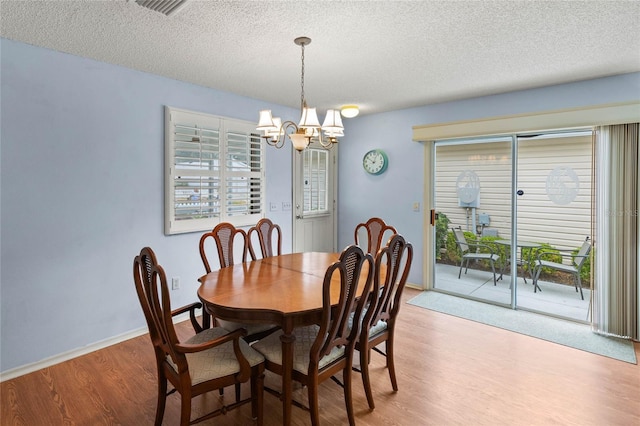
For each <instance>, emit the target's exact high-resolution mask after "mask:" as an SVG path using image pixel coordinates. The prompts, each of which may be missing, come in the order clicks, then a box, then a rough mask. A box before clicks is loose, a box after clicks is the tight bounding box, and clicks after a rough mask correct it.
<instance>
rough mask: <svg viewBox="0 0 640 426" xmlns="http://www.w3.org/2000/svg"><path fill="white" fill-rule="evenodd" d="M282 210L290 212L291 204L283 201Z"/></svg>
mask: <svg viewBox="0 0 640 426" xmlns="http://www.w3.org/2000/svg"><path fill="white" fill-rule="evenodd" d="M282 210H284V211H289V210H291V202H289V201H283V202H282Z"/></svg>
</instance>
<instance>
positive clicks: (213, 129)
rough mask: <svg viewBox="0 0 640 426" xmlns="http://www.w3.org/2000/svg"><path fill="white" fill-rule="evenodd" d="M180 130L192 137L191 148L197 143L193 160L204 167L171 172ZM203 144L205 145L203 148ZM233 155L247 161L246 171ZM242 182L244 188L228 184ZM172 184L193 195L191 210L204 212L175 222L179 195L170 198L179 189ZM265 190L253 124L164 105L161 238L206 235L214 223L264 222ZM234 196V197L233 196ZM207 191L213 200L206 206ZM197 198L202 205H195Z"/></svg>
mask: <svg viewBox="0 0 640 426" xmlns="http://www.w3.org/2000/svg"><path fill="white" fill-rule="evenodd" d="M185 125H186V126H185ZM176 126H178V127H176ZM183 126H184V127H183ZM181 127H182V128H185V127H188V128H189V131H191V132H194V133H193V134H194V135H195V136H194V138H193V140H194V142H195V143H196V145H194V147H198V145H197V144H200V145H199V155H200V157H199V158H196V163H197V162H198V161H200V164H203V163H206V162H207V159H209V162H210V166H208V167H198V166H197V164H196V165H195V166H194V168H193V169H188V168H179V167H178V168H177V167H176V142H178V143H180V140H181V139H182V140H184V137H182V138H181V136H180V128H181ZM189 134H191V133H189ZM201 135H202V137H201ZM207 135H208V136H207ZM216 135H217V136H216ZM183 136H184V134H183ZM245 138H246V143H245ZM203 140H208V141H209V142H210V143H207V144H204V143H202V141H203ZM234 152H237V153H238V155H239V156H240V157H242V156H245V158H246V157H248V158H249V160H248V161H249V162H250V166H249V167H250V169H251V170H245V169H246V166H243V165H246V162H242V163H238V162H237V161H234V160H233V158H236V155H235V154H234ZM207 155H208V157H207ZM213 155H216V157H215V158H216V160H213V159H212V158H213V157H212V156H213ZM221 159H224V161H220V160H221ZM203 160H204V161H203ZM214 164H215V166H214ZM238 165H239V167H238ZM243 180H247V182H249V181H250V183H247V184H245V185H243V184H242V183H241V184H240V185H239V186H236V185H234V184H237V183H238V182H241V181H243ZM177 182H183V183H184V182H188V187H187V188H188V190H190V191H191V190H193V192H194V196H195V197H196V198H195V199H194V203H193V204H194V206H197V205H199V207H200V208H202V206H203V205H205V207H206V208H205V211H204V212H203V211H200V212H197V213H196V212H194V213H193V214H192V217H189V213H184V212H183V214H182V218H180V216H181V214H180V213H179V212H178V211H177V209H178V208H179V206H180V205H181V204H182V205H184V204H185V202H184V200H182V201H181V200H178V201H177V202H176V198H177V197H178V196H180V194H179V195H178V196H176V193H178V192H181V190H180V188H181V187H182V185H176V183H177ZM265 185H266V179H265V152H264V144H262V143H261V142H260V135H259V133H258V132H257V131H256V130H255V123H253V122H249V121H243V120H236V119H232V118H226V117H220V116H215V115H211V114H205V113H200V112H194V111H188V110H184V109H178V108H173V107H169V106H165V185H164V187H165V197H164V199H165V205H164V208H165V215H164V217H165V234H166V235H174V234H182V233H188V232H201V231H208V230H211V229H213V228H214V227H215V226H216V225H217V224H218V223H220V222H230V223H232V224H233V225H235V226H238V227H240V226H250V225H253V224H255V223H256V222H257V221H258V220H260V219H261V218H263V217H264V212H265V194H266V187H265ZM214 189H215V191H214ZM236 191H237V192H238V196H239V197H238V198H235V197H234V193H235V192H236ZM212 192H215V193H216V198H215V201H210V202H208V203H207V202H206V201H207V200H205V199H204V194H207V193H209V194H210V193H212ZM198 194H200V196H198ZM210 197H212V195H210ZM234 198H235V199H234ZM201 199H202V202H199V201H200V200H201ZM211 199H212V198H209V200H211ZM239 206H242V207H240V208H239Z"/></svg>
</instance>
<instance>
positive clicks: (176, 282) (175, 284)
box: [171, 277, 180, 290]
mask: <svg viewBox="0 0 640 426" xmlns="http://www.w3.org/2000/svg"><path fill="white" fill-rule="evenodd" d="M171 290H180V277H173V278H171Z"/></svg>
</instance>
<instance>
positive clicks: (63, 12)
mask: <svg viewBox="0 0 640 426" xmlns="http://www.w3.org/2000/svg"><path fill="white" fill-rule="evenodd" d="M0 35H1V36H2V37H4V38H8V39H12V40H18V41H21V42H25V43H29V44H33V45H37V46H43V47H47V48H50V49H54V50H58V51H61V52H67V53H70V54H73V55H78V56H83V57H87V58H93V59H96V60H99V61H103V62H108V63H112V64H118V65H122V66H125V67H128V68H132V69H136V70H140V71H144V72H148V73H153V74H158V75H162V76H166V77H170V78H173V79H176V80H181V81H186V82H191V83H195V84H198V85H202V86H207V87H212V88H215V89H220V90H224V91H229V92H233V93H237V94H240V95H245V96H249V97H252V98H256V99H263V100H265V101H270V102H274V103H277V104H282V105H288V106H291V107H299V106H300V48H299V47H298V46H296V45H295V44H294V43H293V39H294V38H296V37H298V36H308V37H310V38H311V39H312V43H311V44H310V45H309V46H307V47H306V49H305V95H306V99H307V101H308V103H309V104H310V106H317V107H318V108H319V109H320V110H324V109H327V108H335V107H339V106H340V105H343V104H350V103H355V104H358V105H360V106H361V112H362V113H363V114H367V113H374V112H382V111H389V110H395V109H402V108H408V107H414V106H419V105H426V104H432V103H437V102H444V101H450V100H456V99H463V98H469V97H475V96H482V95H489V94H496V93H503V92H508V91H513V90H521V89H528V88H534V87H540V86H546V85H551V84H557V83H566V82H571V81H578V80H584V79H590V78H596V77H603V76H609V75H615V74H623V73H629V72H636V71H640V1H213V0H212V1H204V0H190V1H188V2H187V4H186V5H185V6H184V8H182V9H181V10H180V11H179V12H177V13H176V14H174V15H172V16H165V15H163V14H161V13H159V12H154V11H151V10H149V9H146V8H144V7H142V6H140V5H138V4H137V3H135V2H134V1H133V0H100V1H92V0H85V1H66V0H48V1H35V0H27V1H15V0H1V1H0Z"/></svg>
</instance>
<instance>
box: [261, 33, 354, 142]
mask: <svg viewBox="0 0 640 426" xmlns="http://www.w3.org/2000/svg"><path fill="white" fill-rule="evenodd" d="M293 42H294V43H295V44H297V45H298V46H300V48H301V49H302V56H301V61H302V71H301V78H300V87H301V93H300V109H301V112H302V114H301V117H300V122H299V123H298V124H296V123H294V122H293V121H285V122H282V120H281V119H280V117H273V116H272V115H271V110H262V111H260V117H259V120H258V126H257V127H256V129H257V130H261V131H263V132H264V134H263V135H262V137H263V138H264V139H265V141H266V142H267V144H269V145H271V146H275V147H276V148H282V147H283V146H284V143H285V139H286V137H288V138H289V140H291V143H292V144H293V147H294V148H295V149H296V150H298V151H303V150H304V149H305V148H306V147H307V146H308V145H309V143H311V141H317V142H318V143H319V144H320V145H321V146H322V147H324V148H327V149H329V148H331V147H332V146H333V145H334V144H336V143H337V142H338V139H337V138H339V137H342V136H344V126H343V125H342V119H341V118H340V111H339V110H337V109H330V110H327V115H326V117H325V119H324V122H323V123H322V126H320V122H319V121H318V114H317V113H316V109H315V108H309V107H307V102H306V101H305V99H304V47H305V46H306V45H308V44H309V43H311V39H310V38H309V37H298V38H296V39H295V40H293ZM323 133H324V137H323ZM285 135H286V136H285Z"/></svg>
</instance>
